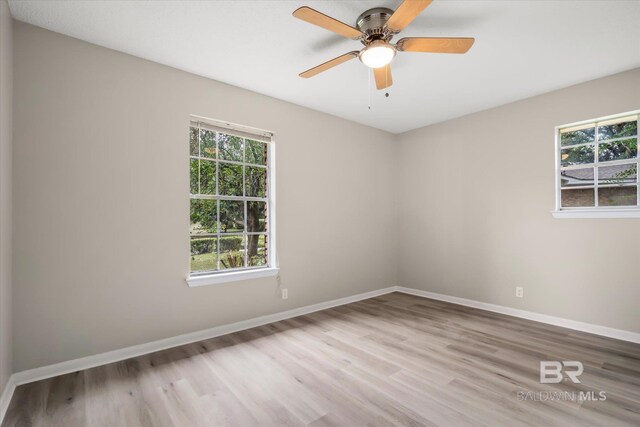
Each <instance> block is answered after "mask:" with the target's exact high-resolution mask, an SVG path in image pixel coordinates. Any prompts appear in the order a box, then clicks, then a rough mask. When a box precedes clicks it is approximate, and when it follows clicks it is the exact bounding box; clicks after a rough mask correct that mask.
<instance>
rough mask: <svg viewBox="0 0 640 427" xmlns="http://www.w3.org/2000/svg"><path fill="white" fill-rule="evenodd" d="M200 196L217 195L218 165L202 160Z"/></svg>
mask: <svg viewBox="0 0 640 427" xmlns="http://www.w3.org/2000/svg"><path fill="white" fill-rule="evenodd" d="M200 194H216V163H215V162H214V161H210V160H200Z"/></svg>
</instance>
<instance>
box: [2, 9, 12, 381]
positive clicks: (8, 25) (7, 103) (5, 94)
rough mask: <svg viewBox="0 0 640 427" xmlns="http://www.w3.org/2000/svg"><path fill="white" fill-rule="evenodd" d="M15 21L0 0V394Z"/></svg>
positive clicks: (7, 357) (5, 363)
mask: <svg viewBox="0 0 640 427" xmlns="http://www.w3.org/2000/svg"><path fill="white" fill-rule="evenodd" d="M12 24H13V22H12V19H11V13H10V12H9V6H8V5H7V2H6V0H0V393H2V390H3V389H4V386H5V385H6V384H7V380H8V379H9V376H10V375H11V373H12V362H11V357H12V340H11V329H12V328H11V305H12V304H11V286H12V282H11V234H12V229H11V210H12V209H11V145H12V133H11V129H12V102H13V43H12Z"/></svg>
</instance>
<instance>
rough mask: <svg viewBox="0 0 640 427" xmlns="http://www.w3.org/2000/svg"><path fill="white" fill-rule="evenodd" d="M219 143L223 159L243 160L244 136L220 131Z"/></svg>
mask: <svg viewBox="0 0 640 427" xmlns="http://www.w3.org/2000/svg"><path fill="white" fill-rule="evenodd" d="M218 144H219V145H218V146H219V148H220V158H221V159H222V160H234V161H236V162H241V161H242V138H240V137H237V136H232V135H227V134H226V133H219V134H218Z"/></svg>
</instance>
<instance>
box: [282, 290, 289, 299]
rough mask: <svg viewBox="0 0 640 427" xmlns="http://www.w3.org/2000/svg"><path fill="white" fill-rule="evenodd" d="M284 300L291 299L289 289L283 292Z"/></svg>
mask: <svg viewBox="0 0 640 427" xmlns="http://www.w3.org/2000/svg"><path fill="white" fill-rule="evenodd" d="M281 292H282V299H287V298H289V289H286V288H285V289H283V290H282V291H281Z"/></svg>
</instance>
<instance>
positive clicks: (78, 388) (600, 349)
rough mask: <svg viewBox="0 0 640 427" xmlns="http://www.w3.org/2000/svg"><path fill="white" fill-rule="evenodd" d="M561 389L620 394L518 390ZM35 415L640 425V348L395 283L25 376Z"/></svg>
mask: <svg viewBox="0 0 640 427" xmlns="http://www.w3.org/2000/svg"><path fill="white" fill-rule="evenodd" d="M540 360H578V361H581V362H582V363H583V364H584V373H583V374H582V375H581V376H580V377H579V379H580V380H581V383H580V384H574V383H573V382H571V381H564V382H562V383H561V384H540V382H539V362H540ZM549 391H551V392H554V391H555V392H561V396H564V397H570V396H571V393H573V392H575V394H576V396H579V392H587V391H594V392H595V393H596V395H597V394H598V392H600V391H605V392H606V398H607V399H606V400H605V401H549V400H547V401H531V400H526V401H522V400H518V392H549ZM529 396H531V394H530V395H529ZM544 396H545V394H543V395H537V397H540V398H543V397H544ZM547 396H548V395H547ZM31 425H33V426H56V427H58V426H101V427H102V426H110V427H111V426H242V427H244V426H280V425H285V426H302V425H309V426H348V427H354V426H423V425H424V426H435V425H440V426H456V427H458V426H477V425H486V426H521V425H535V426H555V425H557V426H607V427H609V426H623V425H629V426H632V425H633V426H639V425H640V345H637V344H632V343H628V342H623V341H617V340H613V339H609V338H603V337H598V336H595V335H590V334H586V333H581V332H576V331H572V330H569V329H563V328H559V327H555V326H549V325H544V324H541V323H536V322H532V321H528V320H523V319H518V318H513V317H509V316H504V315H500V314H494V313H490V312H486V311H482V310H477V309H472V308H467V307H462V306H458V305H454V304H449V303H444V302H439V301H434V300H430V299H425V298H420V297H414V296H410V295H405V294H400V293H393V294H389V295H384V296H381V297H377V298H372V299H369V300H366V301H361V302H357V303H353V304H349V305H345V306H341V307H337V308H334V309H329V310H324V311H321V312H317V313H314V314H310V315H306V316H301V317H297V318H295V319H291V320H286V321H281V322H277V323H273V324H270V325H266V326H262V327H259V328H254V329H250V330H247V331H243V332H238V333H235V334H231V335H226V336H223V337H219V338H215V339H210V340H206V341H201V342H198V343H195V344H191V345H185V346H181V347H177V348H174V349H170V350H166V351H161V352H157V353H153V354H149V355H146V356H141V357H136V358H133V359H129V360H125V361H122V362H118V363H112V364H109V365H105V366H101V367H97V368H93V369H88V370H85V371H81V372H75V373H72V374H68V375H63V376H59V377H56V378H51V379H48V380H43V381H38V382H36V383H31V384H27V385H23V386H20V387H18V388H17V390H16V392H15V395H14V397H13V400H12V402H11V406H10V408H9V411H8V413H7V416H6V418H5V421H4V423H3V424H2V426H5V427H6V426H31Z"/></svg>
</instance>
